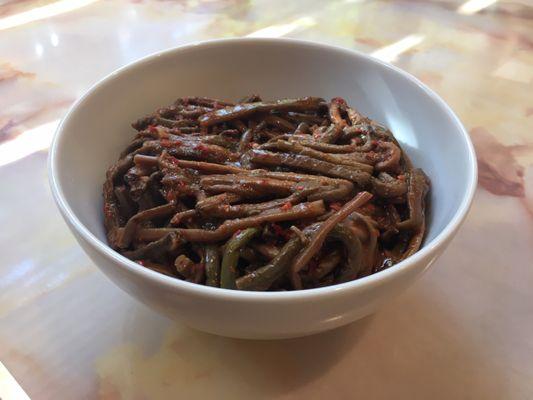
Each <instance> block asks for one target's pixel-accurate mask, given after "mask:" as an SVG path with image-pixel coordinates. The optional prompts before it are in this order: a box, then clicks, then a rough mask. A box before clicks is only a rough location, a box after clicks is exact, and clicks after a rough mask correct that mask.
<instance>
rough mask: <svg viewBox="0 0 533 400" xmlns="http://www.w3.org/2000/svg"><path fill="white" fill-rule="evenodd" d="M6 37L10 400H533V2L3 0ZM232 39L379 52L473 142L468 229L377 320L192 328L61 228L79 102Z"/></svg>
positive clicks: (2, 328) (3, 200)
mask: <svg viewBox="0 0 533 400" xmlns="http://www.w3.org/2000/svg"><path fill="white" fill-rule="evenodd" d="M0 35H1V36H0V38H1V39H0V182H1V189H0V223H1V226H2V229H0V243H1V253H0V254H1V256H0V260H1V262H0V361H1V363H0V367H1V366H2V363H3V365H4V366H5V367H6V368H7V370H6V369H2V368H0V397H1V398H2V399H3V400H9V399H11V398H12V399H22V398H24V396H23V394H21V393H22V392H18V393H19V395H17V394H13V393H15V392H12V394H11V396H10V395H8V394H7V393H8V390H9V387H10V386H12V385H14V383H13V382H14V380H13V379H12V378H7V377H8V375H9V374H8V373H7V371H9V373H10V374H11V375H12V377H14V379H15V380H16V381H18V383H19V384H20V386H21V387H22V388H23V389H24V390H25V392H26V393H27V394H28V396H29V397H31V398H32V399H134V400H137V399H169V398H187V399H189V398H190V399H193V398H215V397H216V398H220V399H226V398H227V399H236V398H245V399H248V398H257V399H263V398H265V399H272V398H276V399H300V398H306V399H321V398H326V397H334V398H338V399H348V398H355V397H360V396H365V398H368V399H390V398H395V399H504V398H505V399H530V398H533V335H532V334H531V332H532V331H533V290H532V285H533V95H532V93H533V5H532V3H531V2H530V1H529V0H510V1H497V0H470V1H466V0H463V1H452V0H435V1H416V0H411V1H407V0H406V1H361V0H335V1H321V0H311V1H308V2H305V3H304V2H287V1H280V0H271V1H268V0H262V1H259V0H221V1H208V0H187V1H185V0H184V1H176V2H173V1H149V0H137V1H133V0H131V1H126V0H113V1H111V0H109V1H97V0H56V1H48V0H22V1H14V0H8V1H4V2H2V3H1V4H0ZM233 36H269V37H281V36H285V37H296V38H304V39H308V40H315V41H320V42H326V43H331V44H335V45H341V46H345V47H348V48H355V49H359V50H361V51H364V52H367V53H371V54H373V55H375V56H376V57H379V58H381V59H383V60H386V61H389V62H392V63H394V64H395V65H398V66H399V67H401V68H404V69H405V70H407V71H409V72H410V73H412V74H414V75H415V76H417V77H418V78H420V79H421V80H422V81H424V82H425V83H427V84H428V85H429V86H430V87H431V88H433V89H434V90H436V91H437V92H438V93H439V94H440V95H441V96H442V97H443V98H444V99H445V100H446V101H447V102H448V103H449V104H450V105H451V106H452V108H453V109H454V110H455V111H456V112H457V114H458V115H459V117H460V118H461V119H462V121H463V122H464V124H465V126H466V127H467V128H468V130H469V131H470V133H471V136H472V138H473V140H474V143H475V146H476V150H477V153H478V159H479V167H480V179H479V188H478V191H477V193H476V197H475V199H474V204H473V207H472V210H471V212H470V214H469V216H468V218H467V220H466V222H465V224H464V225H463V227H462V229H461V230H460V233H459V234H458V236H457V237H456V239H455V240H454V242H453V243H452V244H451V245H450V247H449V249H448V250H447V251H446V253H445V254H444V255H443V256H442V257H441V258H440V259H439V260H438V261H437V263H436V264H435V265H434V267H433V268H432V269H431V270H430V271H429V272H428V273H427V274H425V275H424V276H423V278H422V279H420V280H419V281H418V282H417V283H416V284H415V285H414V286H413V287H411V288H410V289H409V290H408V291H407V292H405V293H404V294H402V295H401V296H400V297H398V298H397V299H396V300H395V301H394V302H392V303H390V304H388V305H387V306H385V307H384V308H383V309H382V310H381V311H380V312H378V313H377V314H375V315H373V316H371V317H368V318H365V319H364V320H362V321H359V322H357V323H354V324H352V325H349V326H347V327H344V328H341V329H338V330H336V331H332V332H329V333H326V334H322V335H318V336H313V337H308V338H303V339H294V340H288V341H274V342H265V341H257V342H256V341H242V340H234V339H226V338H221V337H215V336H211V335H207V334H203V333H199V332H196V331H192V330H190V329H188V328H186V327H184V326H182V325H180V324H177V323H174V322H171V321H168V320H166V319H164V318H163V317H160V316H158V315H156V314H155V313H153V312H152V311H150V310H148V309H147V308H145V307H144V306H142V305H140V304H138V303H137V302H135V301H134V300H133V299H131V298H130V297H129V296H128V295H126V294H125V293H123V292H122V291H120V290H119V289H118V288H116V287H115V286H114V285H113V284H111V283H110V282H109V281H108V280H107V279H106V278H105V277H104V276H103V274H101V273H100V272H99V271H98V270H97V268H96V267H95V266H94V265H93V264H92V263H91V262H90V261H89V259H88V258H87V257H86V256H85V255H84V253H83V252H82V250H81V249H80V248H79V247H78V245H77V244H76V242H75V240H74V238H73V237H72V235H71V234H70V233H69V232H68V230H67V227H66V225H65V224H64V222H63V221H62V220H61V218H60V216H59V213H58V211H57V210H56V207H55V205H54V204H53V200H52V197H51V194H50V190H49V188H48V182H47V171H46V157H47V148H48V145H49V143H50V140H51V137H52V135H53V132H54V129H55V127H56V126H57V124H58V121H59V119H60V118H61V116H62V115H63V114H64V113H65V111H66V109H67V107H68V106H69V105H70V104H71V103H72V102H73V101H74V100H75V99H76V98H77V97H79V96H80V95H81V94H82V93H83V92H84V91H85V90H86V89H87V88H88V87H89V86H90V85H91V84H92V83H94V82H95V81H97V80H98V79H100V78H101V77H102V76H104V75H105V74H107V73H109V72H111V71H112V70H114V69H116V68H117V67H119V66H122V65H124V64H126V63H129V62H131V61H133V60H135V59H137V58H139V57H141V56H144V55H146V54H149V53H152V52H154V51H157V50H160V49H164V48H168V47H172V46H176V45H180V44H183V43H187V42H191V41H196V40H203V39H210V38H220V37H233ZM2 396H3V397H2ZM8 396H9V397H8Z"/></svg>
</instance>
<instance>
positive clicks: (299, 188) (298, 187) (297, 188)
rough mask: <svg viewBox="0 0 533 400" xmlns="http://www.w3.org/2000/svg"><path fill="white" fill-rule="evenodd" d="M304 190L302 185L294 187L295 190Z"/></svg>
mask: <svg viewBox="0 0 533 400" xmlns="http://www.w3.org/2000/svg"><path fill="white" fill-rule="evenodd" d="M304 189H305V187H303V186H302V185H298V186H296V190H304Z"/></svg>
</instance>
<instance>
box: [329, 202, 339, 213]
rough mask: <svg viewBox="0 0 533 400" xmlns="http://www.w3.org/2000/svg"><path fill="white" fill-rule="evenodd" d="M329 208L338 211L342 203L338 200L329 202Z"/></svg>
mask: <svg viewBox="0 0 533 400" xmlns="http://www.w3.org/2000/svg"><path fill="white" fill-rule="evenodd" d="M329 208H331V209H332V210H335V211H339V210H340V209H341V208H342V204H341V203H339V202H335V203H331V204H330V205H329Z"/></svg>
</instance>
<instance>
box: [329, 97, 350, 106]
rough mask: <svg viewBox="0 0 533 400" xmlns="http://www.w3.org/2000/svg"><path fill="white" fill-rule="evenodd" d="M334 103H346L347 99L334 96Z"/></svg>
mask: <svg viewBox="0 0 533 400" xmlns="http://www.w3.org/2000/svg"><path fill="white" fill-rule="evenodd" d="M331 102H332V103H339V104H340V105H346V100H344V99H343V98H342V97H334V98H332V99H331Z"/></svg>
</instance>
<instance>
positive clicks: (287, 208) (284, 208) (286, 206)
mask: <svg viewBox="0 0 533 400" xmlns="http://www.w3.org/2000/svg"><path fill="white" fill-rule="evenodd" d="M291 208H292V203H291V202H290V201H288V202H286V203H285V204H283V205H282V206H281V209H282V210H283V211H289V210H290V209H291Z"/></svg>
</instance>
